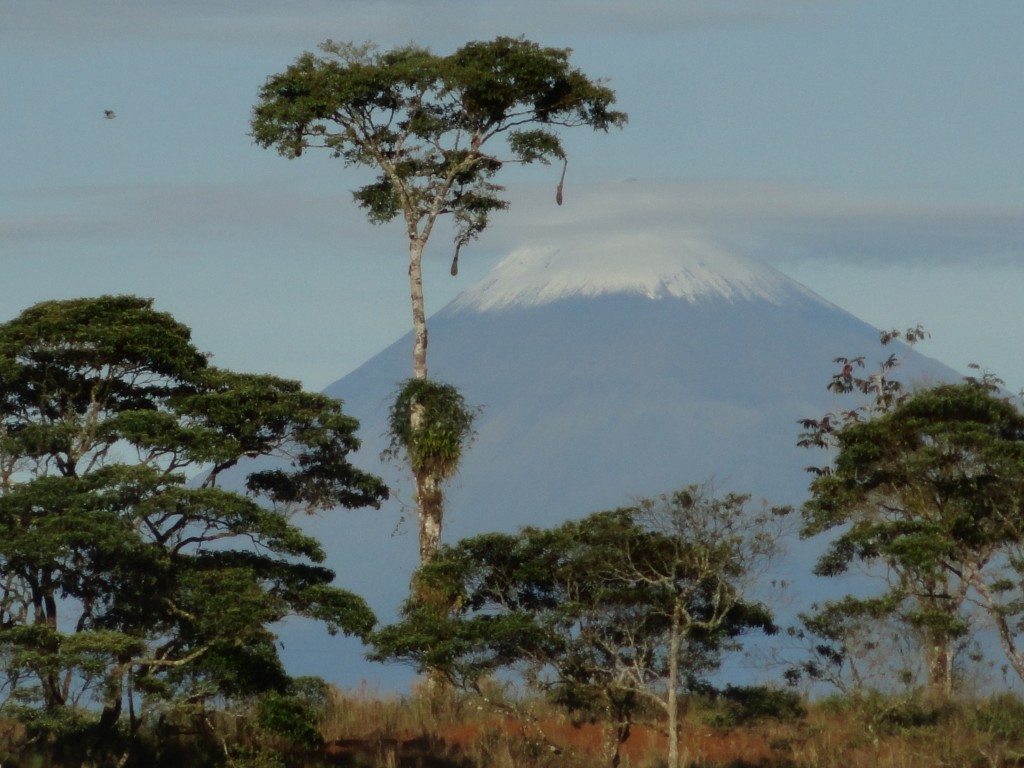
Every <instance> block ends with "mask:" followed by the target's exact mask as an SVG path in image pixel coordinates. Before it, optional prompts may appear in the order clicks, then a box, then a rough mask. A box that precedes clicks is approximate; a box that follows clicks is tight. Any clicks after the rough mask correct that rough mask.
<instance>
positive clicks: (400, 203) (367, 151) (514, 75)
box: [251, 37, 626, 244]
mask: <svg viewBox="0 0 1024 768" xmlns="http://www.w3.org/2000/svg"><path fill="white" fill-rule="evenodd" d="M320 51H321V54H322V55H320V56H317V55H314V54H312V53H305V54H303V55H302V56H300V57H299V58H298V59H297V60H296V62H295V63H294V64H292V65H291V66H290V67H288V68H287V69H286V70H285V71H284V72H282V73H280V74H277V75H273V76H272V77H270V78H268V79H267V82H266V83H265V84H264V86H263V87H262V88H261V89H260V95H259V103H258V104H257V105H256V107H255V108H254V110H253V116H252V123H251V125H252V136H253V138H254V140H255V141H256V143H257V144H258V145H260V146H262V147H265V148H269V147H274V148H275V149H277V151H278V152H279V153H280V154H282V155H283V156H285V157H288V158H294V157H298V156H299V155H301V154H302V152H303V151H304V150H306V149H307V148H310V147H323V148H326V149H328V150H329V151H330V152H331V153H332V154H333V155H334V156H335V157H338V158H341V159H342V160H344V161H345V163H346V164H348V165H363V166H368V167H370V168H372V169H373V170H374V171H376V172H377V173H378V176H377V178H376V180H375V181H373V182H371V183H370V184H367V185H365V186H363V187H361V188H360V189H358V190H356V191H355V192H354V197H355V200H356V202H357V203H358V204H359V205H360V206H361V207H362V208H363V209H364V210H366V212H367V216H368V217H369V219H370V220H371V221H372V222H375V223H380V222H385V221H390V220H391V219H393V218H395V217H396V216H398V215H399V214H403V215H404V217H405V220H406V224H407V225H408V226H409V227H410V232H415V233H416V235H417V236H420V235H422V238H423V241H424V242H425V241H426V239H427V237H429V229H430V227H431V226H432V224H433V221H434V219H435V218H436V217H437V216H438V215H440V214H442V213H453V214H455V220H456V230H457V231H456V237H455V240H456V243H459V244H464V243H466V242H468V241H469V240H471V239H473V238H474V237H476V236H477V235H478V234H479V233H480V232H482V231H483V230H484V229H485V228H486V226H487V222H488V214H489V213H490V212H491V211H494V210H502V209H504V208H506V207H507V205H508V203H507V202H506V201H504V200H503V199H501V197H500V195H501V193H502V192H503V188H502V187H500V186H497V185H495V184H493V183H491V181H490V179H491V178H492V177H493V176H494V175H495V174H496V173H497V172H498V171H499V170H500V169H501V168H502V166H503V165H504V164H505V163H506V162H515V163H532V162H537V161H539V162H542V163H547V162H549V161H550V160H551V159H552V158H557V159H559V160H561V159H563V158H564V157H565V150H564V149H563V147H562V144H561V141H560V140H559V138H558V135H557V133H556V132H555V130H554V128H557V127H572V126H585V125H586V126H590V127H592V128H594V129H597V130H602V131H607V130H608V129H609V128H611V127H618V126H622V125H624V124H625V122H626V115H625V114H624V113H622V112H617V111H614V110H612V109H611V106H612V104H613V103H614V101H615V95H614V93H613V92H612V90H611V89H610V88H608V87H607V86H605V85H604V84H603V83H601V82H598V81H593V80H590V79H589V78H587V77H586V76H585V75H584V74H583V73H582V72H580V71H579V70H578V69H574V68H573V67H572V66H571V65H570V64H569V53H570V52H569V50H567V49H557V48H543V47H541V46H539V45H537V44H536V43H532V42H530V41H527V40H524V39H522V38H509V37H499V38H496V39H495V40H493V41H488V42H471V43H468V44H466V45H464V46H463V47H462V48H460V49H458V50H457V51H456V52H455V53H453V54H451V55H450V56H439V55H436V54H434V53H432V52H430V51H429V50H427V49H425V48H419V47H417V46H413V45H410V46H406V47H402V48H396V49H394V50H390V51H386V52H381V51H379V50H378V49H377V48H375V47H373V46H369V45H367V46H354V45H351V44H344V43H335V42H333V41H331V40H328V41H326V42H325V43H323V44H322V45H321V46H320ZM530 126H535V127H530ZM502 136H504V137H506V138H507V141H506V142H505V148H506V150H507V152H508V155H507V157H501V156H499V155H498V154H497V153H496V152H492V151H490V150H487V149H485V147H486V146H487V145H488V143H489V142H492V140H495V139H500V138H501V137H502ZM421 222H426V224H425V227H424V229H423V230H422V231H421V230H420V223H421Z"/></svg>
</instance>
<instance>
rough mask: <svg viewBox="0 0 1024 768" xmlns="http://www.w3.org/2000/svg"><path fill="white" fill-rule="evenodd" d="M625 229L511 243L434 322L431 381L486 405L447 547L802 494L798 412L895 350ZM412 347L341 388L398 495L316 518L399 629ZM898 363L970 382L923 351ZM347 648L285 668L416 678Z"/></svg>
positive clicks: (710, 251)
mask: <svg viewBox="0 0 1024 768" xmlns="http://www.w3.org/2000/svg"><path fill="white" fill-rule="evenodd" d="M599 229H600V228H599ZM624 231H626V232H627V234H622V235H610V234H609V232H608V230H607V229H606V228H605V229H603V230H602V231H599V233H598V234H597V235H594V236H592V237H590V238H587V239H586V241H585V242H580V243H578V244H577V245H576V246H572V245H571V244H570V243H568V242H566V240H565V239H564V238H562V239H559V238H557V237H556V238H554V239H553V240H552V242H551V243H550V244H548V245H543V244H541V245H536V246H532V247H524V248H522V249H519V250H516V251H514V252H512V253H510V255H509V256H508V257H507V258H506V259H505V260H504V261H502V262H501V263H500V264H499V265H498V266H497V267H495V269H494V270H493V271H492V272H491V273H490V274H489V275H487V276H486V277H485V278H484V279H483V280H481V281H480V282H479V283H477V284H476V285H474V286H472V287H470V288H469V289H468V290H466V291H465V292H464V293H463V294H461V295H460V296H459V297H458V298H456V299H455V300H454V301H453V302H451V303H450V304H449V305H448V306H447V307H445V308H444V309H442V310H441V311H439V312H437V313H436V314H434V315H433V316H432V317H430V318H429V320H428V324H429V328H430V360H429V363H430V374H431V377H432V378H434V379H437V380H441V381H446V382H449V383H451V384H454V385H455V386H456V387H458V388H459V390H460V391H461V393H462V394H463V396H464V397H465V399H466V401H467V403H468V404H470V405H472V406H478V407H479V408H480V413H479V416H478V418H477V421H476V423H475V427H476V433H477V434H476V439H475V441H474V443H473V444H472V445H471V446H470V448H469V450H468V452H467V453H466V455H465V457H464V460H463V464H462V467H461V471H460V473H459V475H458V476H457V477H456V478H455V480H454V481H452V483H451V484H450V485H449V487H448V488H447V490H446V498H447V505H446V519H445V525H444V536H443V538H444V540H445V541H447V542H455V541H457V540H458V539H460V538H462V537H465V536H469V535H473V534H477V533H482V532H486V531H497V530H501V531H515V530H517V529H518V528H520V527H521V526H523V525H554V524H557V523H559V522H561V521H563V520H565V519H567V518H569V517H579V516H583V515H585V514H588V513H590V512H594V511H597V510H602V509H611V508H614V507H617V506H620V505H623V504H629V503H631V502H632V501H634V500H635V499H636V498H637V497H639V496H653V495H657V494H660V493H665V492H670V491H673V490H676V489H679V488H681V487H683V486H685V485H687V484H690V483H704V482H707V481H714V483H715V485H716V487H717V489H718V491H719V492H739V493H750V494H752V495H753V496H754V497H755V498H765V499H767V500H768V501H770V502H771V503H773V504H784V503H790V504H799V503H800V501H801V500H802V499H803V498H804V496H805V494H806V489H807V483H808V475H807V474H806V472H805V471H804V467H806V466H807V465H809V464H814V463H819V462H820V460H821V457H820V456H813V455H809V454H808V452H807V451H806V450H804V449H800V448H798V447H797V446H796V440H797V436H798V432H799V427H798V425H797V421H798V420H799V419H800V418H803V417H808V416H819V415H821V414H823V413H825V412H827V411H829V410H834V409H835V408H837V407H839V404H837V403H836V402H834V400H833V397H832V395H831V394H830V393H829V392H828V391H827V389H826V387H825V385H826V384H827V382H828V381H829V380H830V377H831V374H832V373H833V369H834V364H833V362H832V361H833V359H834V358H835V357H836V356H839V355H846V356H850V357H853V356H858V355H864V356H865V358H866V360H867V361H868V363H869V364H871V361H876V360H880V359H882V358H883V357H887V356H888V354H889V352H890V351H891V350H889V349H887V350H885V352H884V354H883V351H882V349H881V348H880V347H879V344H878V331H877V330H876V329H874V328H872V327H870V326H869V325H867V324H866V323H863V322H861V321H860V320H858V319H857V318H855V317H853V316H852V315H850V314H848V313H847V312H844V311H843V310H841V309H839V308H837V307H835V306H834V305H832V304H830V303H828V302H826V301H824V300H822V299H820V298H819V297H817V296H816V295H815V294H813V292H811V291H809V290H808V289H806V288H804V287H803V286H801V285H799V284H797V283H795V282H794V281H792V280H790V279H789V278H787V277H785V276H784V275H782V274H781V273H779V272H777V271H775V270H773V269H771V268H769V267H766V266H762V265H760V264H757V263H755V262H751V261H749V260H747V259H745V258H741V257H738V256H735V255H732V254H730V253H727V252H724V251H722V250H720V249H715V248H711V247H709V246H708V245H707V244H706V243H703V242H701V241H700V240H699V239H697V238H691V239H685V238H683V239H680V238H679V237H668V236H662V235H663V234H664V233H655V234H651V232H650V231H649V230H648V228H646V227H644V228H642V229H639V231H638V228H636V227H634V228H633V229H632V230H631V231H628V230H624ZM534 234H536V233H534ZM411 346H412V340H411V334H410V335H407V336H406V337H404V338H402V339H400V340H398V341H396V342H395V343H394V344H392V345H391V346H390V347H388V348H387V349H385V350H383V351H382V352H380V354H378V355H377V356H375V357H374V358H372V359H371V360H369V361H368V362H366V363H365V364H364V365H363V366H361V367H360V368H358V369H356V370H355V371H353V372H352V373H350V374H348V375H347V376H345V377H344V378H342V379H340V380H339V381H337V382H335V383H334V384H332V385H331V386H330V387H328V388H327V390H326V392H327V394H329V395H332V396H335V397H338V398H341V399H342V400H343V401H344V403H345V411H346V412H347V413H349V414H351V415H353V416H355V417H356V418H357V419H359V421H360V424H361V427H360V430H359V434H360V437H361V439H362V440H363V441H364V443H363V447H362V448H361V450H360V452H359V454H358V455H357V456H356V463H357V464H359V465H360V466H361V467H362V468H364V469H367V470H369V471H372V472H375V473H377V474H379V475H381V476H382V477H384V478H385V480H387V481H388V482H389V484H390V485H391V486H392V499H391V501H389V502H388V504H387V505H386V506H385V507H383V508H382V509H381V510H379V511H368V510H364V511H356V512H341V511H339V512H338V513H337V514H334V515H330V516H325V517H322V518H312V519H310V520H309V521H308V522H307V523H305V527H306V528H307V529H308V530H309V532H310V533H311V534H313V535H314V536H316V537H317V538H319V539H320V540H321V541H322V542H323V543H324V545H325V548H326V550H327V552H328V562H327V565H329V566H330V567H332V568H334V569H335V570H336V571H337V573H338V583H339V584H340V585H343V586H345V587H346V588H349V589H352V590H353V591H355V592H357V593H359V594H361V595H364V596H365V597H366V598H367V599H368V600H370V602H371V604H372V605H373V607H374V609H375V610H376V611H377V612H378V615H379V616H380V618H381V619H382V620H384V621H388V620H390V619H391V618H392V617H393V616H394V615H395V612H396V611H397V608H398V606H399V605H400V603H401V601H402V599H403V598H404V597H405V596H406V595H407V593H408V584H409V579H410V576H411V574H412V571H413V569H414V568H415V566H416V564H417V546H416V523H415V508H414V506H413V491H412V483H411V481H410V479H409V477H408V475H407V472H406V471H405V470H404V469H403V468H402V467H401V466H396V465H390V464H382V463H381V460H380V458H379V457H380V455H381V451H382V449H383V448H385V447H386V445H387V437H386V436H385V432H386V422H387V415H388V409H389V405H390V403H391V401H392V399H393V397H394V394H395V392H396V390H397V389H398V387H399V386H400V383H401V382H402V381H403V380H405V379H407V378H408V377H409V375H410V369H411V355H410V352H411ZM902 373H903V374H904V375H905V376H908V377H910V378H921V377H933V378H940V379H949V378H955V377H956V374H955V373H954V372H953V371H951V370H950V369H948V368H945V367H944V366H942V365H941V364H939V363H937V362H935V361H930V360H928V359H927V358H923V357H921V356H920V355H915V354H913V353H910V354H908V357H907V362H906V364H905V365H904V367H903V369H902ZM794 551H796V552H799V549H795V550H794ZM788 567H791V568H792V571H793V573H792V575H790V576H788V577H787V578H788V579H789V580H790V582H794V581H797V580H801V579H802V580H804V581H808V580H810V579H811V577H810V558H809V556H807V555H806V553H805V555H804V556H803V559H802V560H801V559H800V556H799V554H797V555H796V556H795V559H794V561H793V562H792V563H790V564H789V566H788ZM339 642H340V641H330V640H328V639H326V638H322V636H321V635H320V634H318V633H317V634H316V635H315V636H314V633H312V632H309V631H295V632H291V631H290V634H288V635H287V636H286V637H285V643H286V646H287V648H288V651H286V653H285V658H286V660H287V661H288V663H289V666H290V670H291V671H292V672H293V673H295V674H320V675H323V674H327V675H328V676H329V677H330V679H331V680H332V682H336V683H338V684H339V685H343V686H344V685H352V684H354V682H355V681H358V680H360V679H367V680H370V681H372V682H376V683H377V684H379V685H381V686H384V687H392V688H394V687H398V686H403V685H405V684H407V683H408V682H409V680H410V676H409V671H408V670H404V669H398V670H396V669H386V668H382V667H380V666H374V665H370V664H368V663H366V662H365V661H363V660H362V654H363V649H362V648H361V646H359V644H358V643H356V642H355V641H346V642H345V643H341V645H339Z"/></svg>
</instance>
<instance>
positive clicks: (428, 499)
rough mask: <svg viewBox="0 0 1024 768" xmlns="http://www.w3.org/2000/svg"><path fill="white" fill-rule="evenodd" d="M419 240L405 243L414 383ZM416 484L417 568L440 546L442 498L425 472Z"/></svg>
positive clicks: (422, 360) (418, 343)
mask: <svg viewBox="0 0 1024 768" xmlns="http://www.w3.org/2000/svg"><path fill="white" fill-rule="evenodd" d="M425 245H426V240H425V238H424V237H423V236H420V237H411V238H410V240H409V295H410V300H411V302H412V327H413V346H412V372H413V376H414V377H415V378H417V379H426V378H427V311H426V305H425V302H424V300H423V268H422V258H423V248H424V246H425ZM409 419H410V422H411V426H412V429H413V433H414V434H415V432H416V430H417V429H418V428H419V426H420V422H421V421H422V419H423V408H422V406H419V405H417V404H415V403H414V404H413V407H412V411H411V413H410V415H409ZM413 474H414V476H415V480H416V506H417V507H418V510H417V514H418V516H419V549H420V564H421V565H422V564H424V563H426V562H427V561H428V560H430V558H431V557H433V555H434V552H436V551H437V547H438V545H439V544H440V543H441V525H442V521H443V516H444V495H443V492H442V490H441V480H440V478H438V477H436V476H435V475H434V474H433V473H431V472H430V471H429V470H419V471H417V470H414V471H413Z"/></svg>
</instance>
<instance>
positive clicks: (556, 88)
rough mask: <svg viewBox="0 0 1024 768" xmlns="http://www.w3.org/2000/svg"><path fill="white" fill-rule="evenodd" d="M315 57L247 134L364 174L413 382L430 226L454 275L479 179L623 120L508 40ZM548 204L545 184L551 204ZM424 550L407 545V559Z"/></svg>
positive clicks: (419, 364) (262, 102)
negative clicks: (446, 227) (391, 274)
mask: <svg viewBox="0 0 1024 768" xmlns="http://www.w3.org/2000/svg"><path fill="white" fill-rule="evenodd" d="M320 51H321V53H322V55H319V56H318V55H315V54H313V53H305V54H303V55H302V56H300V57H299V58H298V60H296V62H295V63H294V64H292V65H291V66H290V67H288V68H287V69H286V70H285V71H284V72H282V73H280V74H277V75H273V76H272V77H270V78H268V80H267V82H266V83H265V84H264V86H263V87H262V89H261V90H260V95H259V103H258V104H257V105H256V107H255V108H254V110H253V117H252V135H253V138H254V139H255V141H256V143H257V144H258V145H260V146H262V147H266V148H269V147H274V148H275V149H276V150H277V151H278V152H279V153H280V154H282V155H284V156H285V157H288V158H295V157H298V156H299V155H301V154H302V153H303V152H304V151H305V150H306V149H308V148H311V147H319V148H324V149H327V150H328V151H329V152H330V153H331V154H332V155H333V156H334V157H337V158H340V159H342V160H343V161H344V162H345V163H346V165H355V166H366V167H369V168H371V169H372V170H373V171H374V172H375V173H376V179H375V180H374V181H373V182H371V183H369V184H366V185H364V186H362V187H359V188H358V189H356V190H355V191H354V193H353V195H354V197H355V200H356V202H357V203H358V204H359V206H360V207H362V208H363V209H364V210H365V211H366V213H367V216H368V218H369V219H370V221H371V222H374V223H383V222H387V221H391V220H393V219H395V218H397V217H399V216H401V217H402V219H403V220H404V222H405V229H406V234H407V236H408V241H409V249H408V254H409V258H408V278H409V285H410V293H411V301H412V324H413V331H414V334H413V335H414V343H413V352H412V357H413V367H412V368H413V377H414V378H418V379H426V378H427V324H426V310H425V306H424V299H423V277H422V266H421V262H422V255H423V250H424V248H425V246H426V244H427V241H428V240H429V239H430V235H431V232H432V231H433V228H434V225H435V224H436V222H437V220H438V219H439V218H440V217H441V216H444V215H450V216H451V217H452V219H453V220H454V223H455V256H454V258H453V261H452V273H453V274H454V273H455V272H456V271H457V268H458V256H459V250H460V249H461V247H462V246H463V245H465V244H466V243H467V242H469V241H470V240H472V239H474V238H476V237H477V236H478V235H479V234H480V233H481V232H482V231H483V230H484V229H485V228H486V227H487V223H488V216H489V215H490V213H491V212H492V211H496V210H502V209H504V208H507V207H508V201H507V200H506V199H505V198H504V197H503V193H504V188H503V187H501V186H499V185H497V184H496V183H494V181H493V179H494V178H495V176H496V175H497V174H498V172H499V171H500V170H501V169H502V167H504V166H505V165H506V164H507V163H521V164H525V163H533V162H541V163H545V164H547V163H550V162H551V161H552V160H561V161H563V162H564V161H565V160H566V152H565V149H564V147H563V146H562V142H561V139H560V138H559V135H558V132H557V129H559V128H568V127H576V126H590V127H591V128H594V129H597V130H602V131H607V130H608V129H609V128H611V127H620V126H622V125H624V124H625V122H626V115H625V114H624V113H623V112H617V111H614V110H613V109H612V105H613V103H614V102H615V94H614V92H613V91H612V90H611V89H610V88H608V87H607V86H606V85H604V84H603V83H602V82H600V81H595V80H591V79H590V78H588V77H587V76H586V75H584V74H583V73H582V72H581V71H579V70H578V69H575V68H573V67H572V66H571V65H570V64H569V55H570V50H569V49H559V48H542V47H541V46H539V45H537V44H536V43H532V42H530V41H527V40H523V39H521V38H509V37H499V38H497V39H495V40H493V41H489V42H472V43H468V44H466V45H464V46H463V47H462V48H460V49H458V50H457V51H455V53H453V54H451V55H449V56H440V55H437V54H434V53H432V52H431V51H429V50H428V49H426V48H420V47H416V46H407V47H402V48H396V49H394V50H391V51H387V52H381V51H379V50H378V49H377V48H375V47H374V46H372V45H364V46H356V45H351V44H339V43H335V42H333V41H330V40H328V41H327V42H325V43H323V44H322V45H321V46H320ZM563 176H564V168H563ZM561 195H562V190H561V182H559V187H558V192H557V199H558V202H561ZM411 418H412V419H413V420H414V423H413V425H412V431H413V432H417V431H419V429H418V426H419V425H418V422H419V421H420V420H421V419H423V418H425V415H424V413H423V408H422V407H417V408H413V409H412V411H411ZM414 474H415V475H416V481H417V489H418V493H427V494H428V495H430V496H431V497H432V498H435V497H436V494H437V488H439V486H440V482H441V479H440V478H435V477H433V476H431V475H429V473H427V474H423V475H421V474H418V473H416V472H414ZM435 486H437V487H435ZM437 509H440V508H439V507H437ZM420 517H421V526H420V527H421V535H427V536H428V537H429V539H430V541H434V542H436V540H437V534H439V533H440V528H441V521H440V518H437V519H436V520H426V521H425V517H427V515H425V513H424V511H423V509H422V507H421V509H420ZM424 522H427V523H428V524H427V525H426V526H424V524H423V523H424ZM424 531H426V533H425V534H423V532H424ZM434 546H436V544H430V543H429V541H424V540H421V547H420V549H421V553H425V554H426V555H429V553H430V552H432V551H433V547H434Z"/></svg>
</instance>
